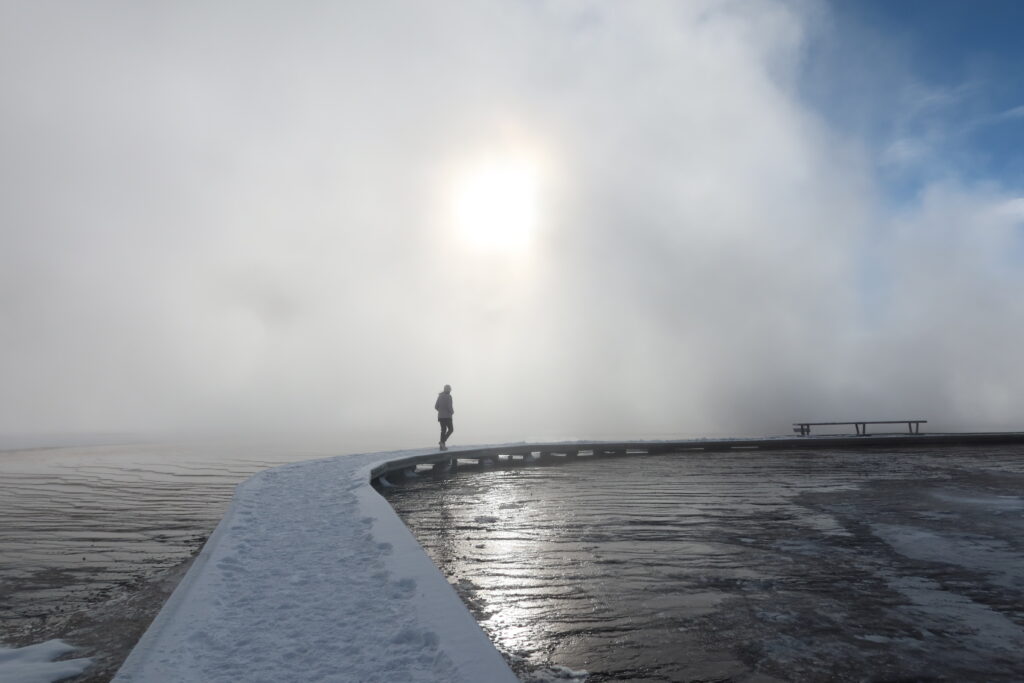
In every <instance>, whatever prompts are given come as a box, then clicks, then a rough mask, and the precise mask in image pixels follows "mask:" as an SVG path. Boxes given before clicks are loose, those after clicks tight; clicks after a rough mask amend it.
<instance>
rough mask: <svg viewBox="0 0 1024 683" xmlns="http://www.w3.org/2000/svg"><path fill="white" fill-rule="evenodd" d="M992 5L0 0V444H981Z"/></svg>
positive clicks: (1021, 94) (1012, 94)
mask: <svg viewBox="0 0 1024 683" xmlns="http://www.w3.org/2000/svg"><path fill="white" fill-rule="evenodd" d="M1022 12H1024V10H1021V9H1020V6H1019V5H1018V3H1012V2H994V1H991V0H984V1H981V2H975V3H961V2H924V1H920V2H911V1H904V2H883V1H878V2H857V3H846V2H841V3H840V2H836V3H830V2H819V1H815V0H793V1H785V0H736V1H735V2H718V1H712V0H706V1H701V0H691V1H688V2H677V3H671V2H654V1H652V2H643V3H631V2H586V3H573V2H525V1H524V2H507V1H500V2H499V1H498V0H494V1H493V2H487V1H484V2H454V1H452V2H445V1H439V2H432V3H429V4H427V3H406V2H392V1H388V0H383V1H381V2H374V3H359V4H357V3H330V2H323V3H308V4H302V6H301V7H299V6H297V5H294V4H291V5H289V4H279V5H270V4H260V5H255V6H249V7H247V8H246V9H245V11H244V12H243V11H242V10H240V9H239V8H238V5H237V4H235V3H227V2H209V3H170V4H152V3H150V4H143V5H139V4H137V3H128V2H96V3H88V4H82V3H78V2H70V1H67V2H48V3H39V2H29V1H24V2H21V1H15V2H6V3H3V4H2V5H0V82H2V83H3V85H4V87H3V88H2V89H0V98H2V99H0V149H2V154H0V177H2V179H3V182H2V183H0V377H2V378H3V381H2V382H0V436H2V435H13V434H25V433H54V432H76V433H77V432H91V431H128V432H142V433H152V434H171V435H177V434H211V433H225V434H245V435H259V434H265V433H268V432H269V433H274V434H277V435H280V436H284V437H288V435H295V434H301V435H318V436H324V437H327V438H334V439H338V440H339V443H342V444H344V443H348V441H349V440H351V441H353V442H355V441H358V442H359V443H360V444H361V443H364V442H366V441H367V440H369V441H372V442H373V443H375V444H379V445H380V447H404V446H414V445H417V444H423V443H431V442H433V441H434V440H435V438H436V436H435V435H434V429H435V427H436V423H435V422H434V413H433V409H432V406H433V401H434V396H435V394H436V392H438V391H440V389H441V387H442V386H443V385H444V384H446V383H448V384H451V385H452V386H453V395H454V397H455V407H456V419H455V425H456V433H455V436H454V437H453V438H454V439H455V440H456V441H460V440H461V442H462V443H467V442H494V441H507V440H520V439H530V438H558V437H579V438H600V437H604V436H624V437H625V436H635V437H661V436H669V435H693V434H759V433H785V432H786V431H788V429H789V423H790V422H792V421H793V420H815V419H825V418H837V419H853V418H859V419H871V418H887V417H894V418H904V417H906V418H924V419H928V420H930V421H931V423H932V426H933V427H934V428H936V429H943V428H945V429H996V428H999V429H1014V428H1019V427H1021V424H1020V417H1019V415H1020V410H1019V407H1020V405H1021V404H1022V402H1024V364H1021V363H1019V361H1018V356H1019V352H1018V349H1017V347H1018V346H1019V339H1021V338H1022V335H1024V299H1022V298H1021V297H1020V296H1019V293H1020V292H1021V291H1024V286H1022V285H1024V162H1022V160H1021V159H1022V157H1021V155H1019V154H1018V153H1017V150H1018V149H1020V148H1021V143H1024V134H1022V130H1024V129H1022V126H1024V82H1022V81H1021V79H1020V78H1019V76H1018V73H1019V71H1020V68H1019V67H1020V65H1021V61H1022V57H1024V54H1022V52H1024V47H1022V46H1021V43H1020V41H1018V40H1016V37H1017V36H1016V33H1017V29H1018V27H1019V26H1020V25H1021V19H1022V18H1024V17H1022ZM340 447H344V446H343V445H342V446H340Z"/></svg>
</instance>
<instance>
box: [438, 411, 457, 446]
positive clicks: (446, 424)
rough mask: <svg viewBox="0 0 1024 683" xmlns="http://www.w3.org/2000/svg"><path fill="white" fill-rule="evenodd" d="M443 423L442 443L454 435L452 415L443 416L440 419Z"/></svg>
mask: <svg viewBox="0 0 1024 683" xmlns="http://www.w3.org/2000/svg"><path fill="white" fill-rule="evenodd" d="M438 422H440V423H441V445H442V446H443V445H444V443H445V442H446V441H447V440H448V437H449V436H451V435H452V431H454V429H453V428H452V419H451V418H450V417H442V418H440V419H439V420H438Z"/></svg>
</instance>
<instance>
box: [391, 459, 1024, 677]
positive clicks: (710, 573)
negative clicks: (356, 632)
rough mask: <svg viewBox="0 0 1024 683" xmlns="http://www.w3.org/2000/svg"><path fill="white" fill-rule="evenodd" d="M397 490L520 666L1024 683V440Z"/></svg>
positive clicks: (623, 463) (664, 464) (438, 558)
mask: <svg viewBox="0 0 1024 683" xmlns="http://www.w3.org/2000/svg"><path fill="white" fill-rule="evenodd" d="M386 495H387V497H388V499H389V501H390V502H391V504H392V505H393V506H394V508H395V509H396V511H397V512H398V513H399V514H400V515H401V517H402V518H403V519H404V520H405V522H406V524H408V525H409V527H410V528H411V529H412V530H413V532H414V533H415V534H416V536H417V538H419V540H420V542H421V543H422V544H423V546H424V547H425V548H426V549H427V552H428V553H429V554H430V555H431V556H432V557H433V559H434V561H435V562H436V563H437V564H438V566H439V567H440V568H441V569H442V570H443V571H444V572H445V573H446V574H447V575H448V577H449V579H450V580H451V582H452V583H453V584H455V585H456V587H457V589H458V590H459V592H460V594H462V596H463V598H464V599H465V600H466V602H467V603H468V604H469V606H470V607H471V609H473V610H474V612H475V613H476V614H477V616H478V618H479V619H480V622H481V625H482V626H483V627H484V629H485V630H486V631H487V632H488V634H489V635H490V636H491V638H492V640H493V641H494V642H495V643H496V645H497V646H498V647H499V649H501V650H502V651H503V652H504V653H505V654H506V655H507V656H508V657H509V658H511V659H512V660H513V661H515V662H516V666H517V667H518V668H519V669H520V670H521V671H522V674H521V675H522V677H523V678H529V677H530V675H531V673H530V672H531V671H533V672H536V671H538V670H541V669H544V668H545V667H552V666H559V667H568V668H569V669H572V670H575V671H580V670H586V671H588V672H589V679H588V680H591V681H605V680H642V681H737V682H741V681H742V682H750V681H1021V680H1024V534H1022V532H1024V497H1022V496H1024V449H1022V448H1020V447H1012V448H986V449H964V448H956V449H953V448H950V449H941V450H935V451H924V450H921V451H918V450H904V451H898V452H893V451H885V452H881V451H862V452H852V451H842V452H838V451H836V452H757V451H753V452H749V453H743V452H733V453H728V454H705V453H687V454H677V455H665V456H626V457H620V458H601V459H589V458H581V459H578V460H576V461H573V462H565V463H561V464H556V465H551V466H547V465H542V464H536V463H535V464H530V465H528V466H527V465H519V464H516V465H512V464H509V465H506V466H499V467H496V468H493V469H490V470H488V469H480V468H477V467H472V468H470V467H464V468H462V469H461V470H460V471H459V473H458V474H456V475H455V476H452V477H449V478H443V479H434V478H433V477H432V476H430V475H429V474H421V475H420V476H419V477H417V478H413V479H408V480H406V481H404V482H402V483H401V484H400V485H399V486H398V487H396V488H393V489H388V490H386ZM566 675H568V674H566Z"/></svg>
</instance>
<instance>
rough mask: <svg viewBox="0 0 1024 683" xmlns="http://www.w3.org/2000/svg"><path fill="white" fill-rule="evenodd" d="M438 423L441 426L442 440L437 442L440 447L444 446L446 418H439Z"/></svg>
mask: <svg viewBox="0 0 1024 683" xmlns="http://www.w3.org/2000/svg"><path fill="white" fill-rule="evenodd" d="M437 423H438V424H439V425H441V440H440V441H438V442H437V445H438V446H444V438H445V433H444V432H445V429H444V418H443V417H439V418H437Z"/></svg>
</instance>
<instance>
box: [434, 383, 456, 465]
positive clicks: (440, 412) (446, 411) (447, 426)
mask: <svg viewBox="0 0 1024 683" xmlns="http://www.w3.org/2000/svg"><path fill="white" fill-rule="evenodd" d="M434 410H436V411H437V421H438V422H440V423H441V440H440V441H439V442H438V446H440V447H441V450H442V451H446V450H448V447H447V446H445V445H444V444H445V442H446V441H448V437H449V436H451V435H452V432H454V431H455V427H453V426H452V415H454V414H455V409H454V408H452V387H451V385H450V384H445V385H444V391H442V392H441V393H440V394H438V395H437V400H436V401H434Z"/></svg>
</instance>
